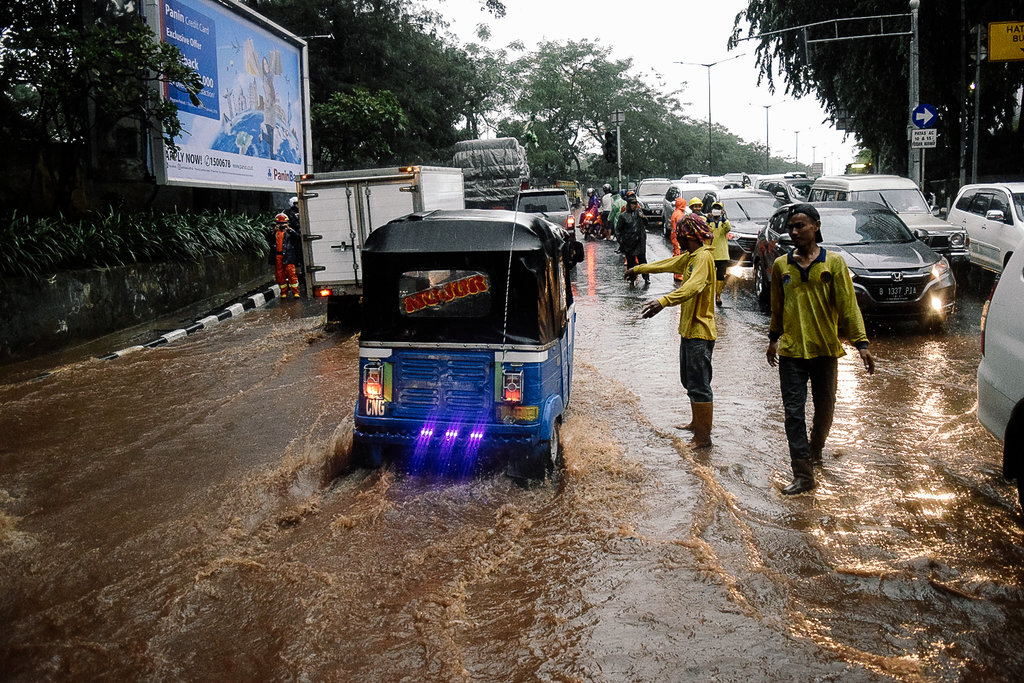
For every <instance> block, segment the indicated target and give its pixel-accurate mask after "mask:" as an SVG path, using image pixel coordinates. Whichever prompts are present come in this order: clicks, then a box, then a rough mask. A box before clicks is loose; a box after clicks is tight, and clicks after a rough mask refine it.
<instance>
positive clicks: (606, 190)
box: [601, 183, 612, 194]
mask: <svg viewBox="0 0 1024 683" xmlns="http://www.w3.org/2000/svg"><path fill="white" fill-rule="evenodd" d="M601 191H602V192H604V193H605V194H608V193H610V192H611V191H612V186H611V185H609V184H608V183H605V184H604V185H602V186H601Z"/></svg>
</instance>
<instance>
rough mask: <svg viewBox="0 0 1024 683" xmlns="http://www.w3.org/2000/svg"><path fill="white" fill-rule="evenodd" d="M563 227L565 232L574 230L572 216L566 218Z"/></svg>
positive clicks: (574, 222) (574, 225)
mask: <svg viewBox="0 0 1024 683" xmlns="http://www.w3.org/2000/svg"><path fill="white" fill-rule="evenodd" d="M565 227H566V229H567V230H572V229H573V228H575V227H576V219H575V218H573V217H572V216H569V217H568V218H566V219H565Z"/></svg>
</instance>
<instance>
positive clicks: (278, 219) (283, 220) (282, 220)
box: [274, 213, 288, 223]
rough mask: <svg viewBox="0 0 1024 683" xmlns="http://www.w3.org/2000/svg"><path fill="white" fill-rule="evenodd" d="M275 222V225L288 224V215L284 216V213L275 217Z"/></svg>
mask: <svg viewBox="0 0 1024 683" xmlns="http://www.w3.org/2000/svg"><path fill="white" fill-rule="evenodd" d="M274 222H275V223H287V222H288V215H287V214H283V213H279V214H277V215H276V216H274Z"/></svg>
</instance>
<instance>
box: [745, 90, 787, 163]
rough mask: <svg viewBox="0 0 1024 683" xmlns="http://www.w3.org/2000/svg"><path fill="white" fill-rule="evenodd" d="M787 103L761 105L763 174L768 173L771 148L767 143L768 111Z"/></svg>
mask: <svg viewBox="0 0 1024 683" xmlns="http://www.w3.org/2000/svg"><path fill="white" fill-rule="evenodd" d="M787 101H788V100H779V101H778V102H772V103H771V104H762V105H761V106H762V107H764V172H765V173H768V172H769V171H768V164H769V163H770V161H771V155H772V148H771V145H770V144H769V142H768V110H769V109H771V108H772V107H774V106H775V105H776V104H782V103H783V102H787ZM748 104H753V102H748Z"/></svg>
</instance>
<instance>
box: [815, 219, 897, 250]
mask: <svg viewBox="0 0 1024 683" xmlns="http://www.w3.org/2000/svg"><path fill="white" fill-rule="evenodd" d="M821 236H822V238H824V240H825V242H827V243H828V244H835V245H839V246H844V245H851V244H871V243H878V242H913V241H914V239H916V238H915V237H914V236H913V235H912V234H911V232H910V230H908V229H907V226H905V225H904V224H903V221H901V220H900V219H899V218H897V217H896V216H893V215H892V214H890V213H887V212H886V213H882V212H864V211H857V212H855V213H827V214H825V215H823V216H822V217H821Z"/></svg>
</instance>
